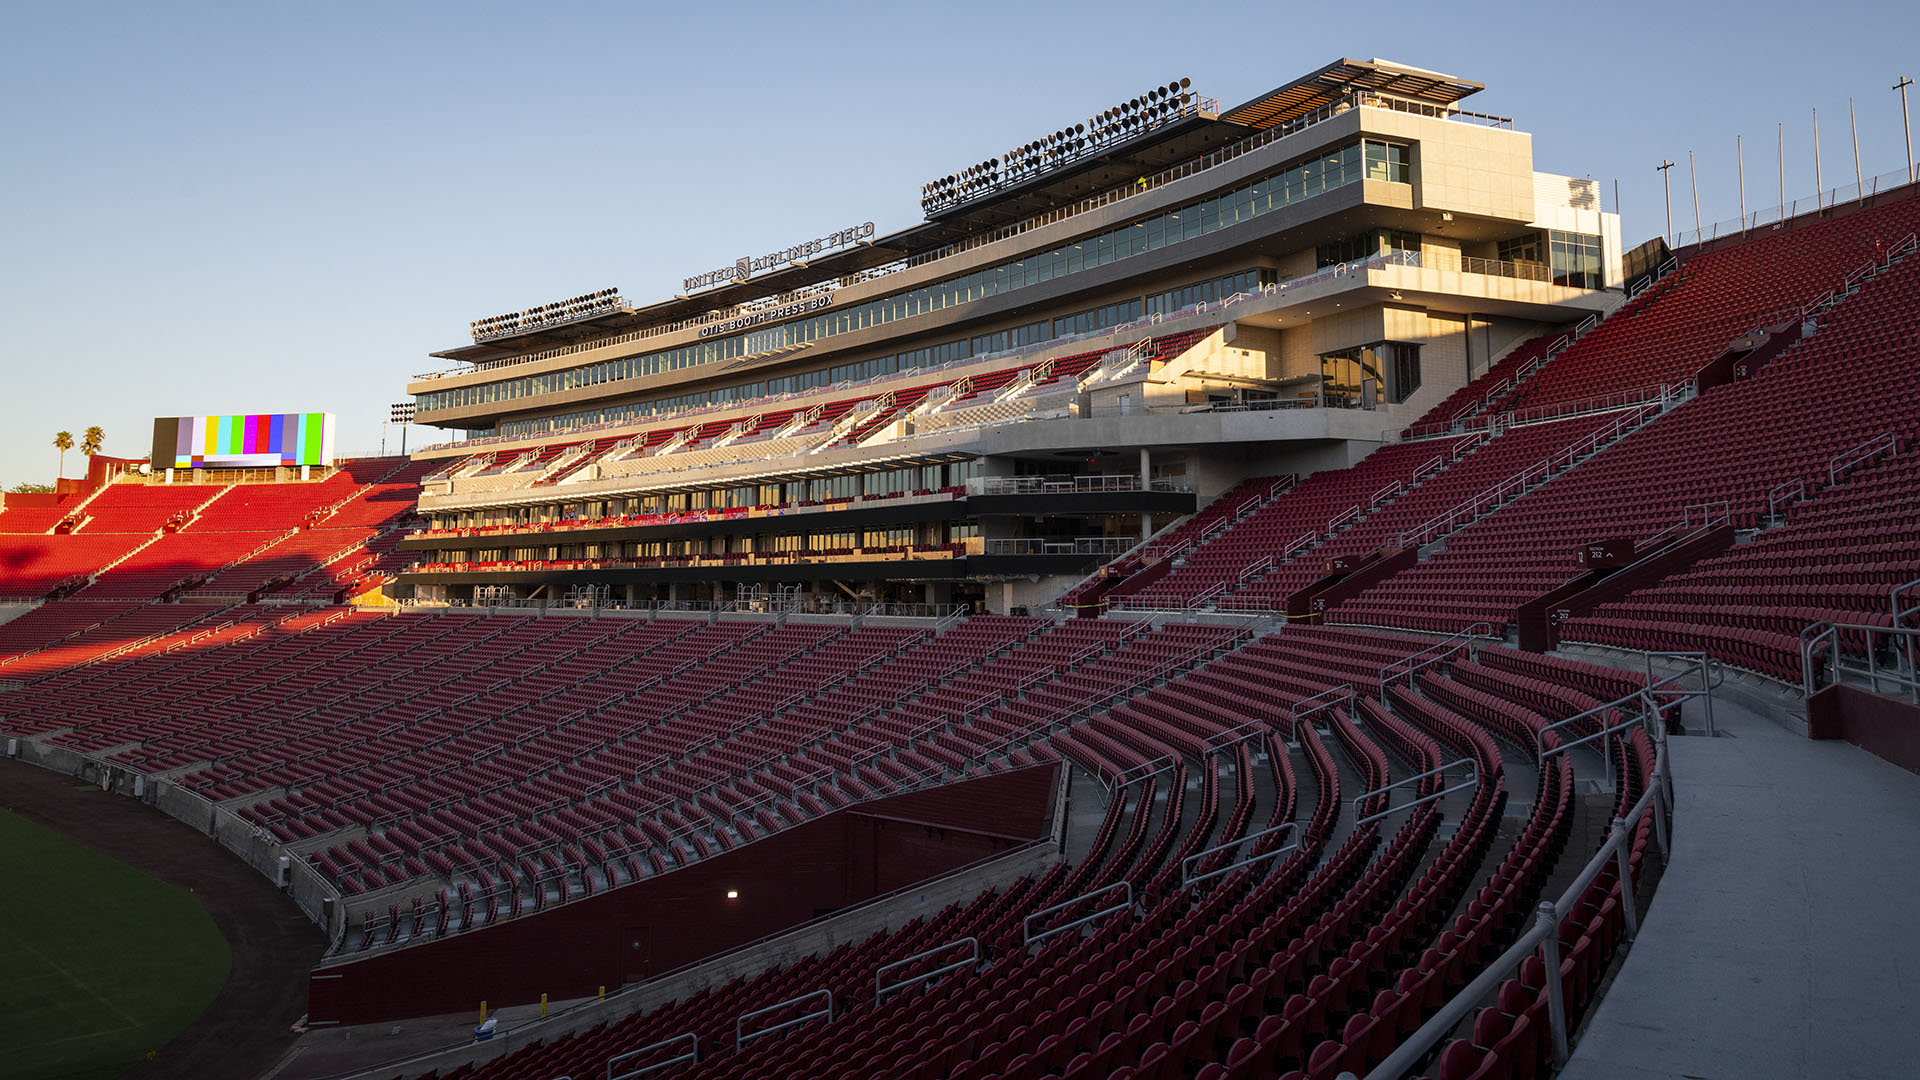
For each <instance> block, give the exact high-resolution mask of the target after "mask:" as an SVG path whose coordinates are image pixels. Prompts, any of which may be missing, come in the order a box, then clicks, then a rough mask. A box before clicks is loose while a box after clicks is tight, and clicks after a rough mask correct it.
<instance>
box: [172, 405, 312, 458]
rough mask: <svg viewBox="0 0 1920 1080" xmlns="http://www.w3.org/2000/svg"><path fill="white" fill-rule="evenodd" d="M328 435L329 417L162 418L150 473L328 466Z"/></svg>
mask: <svg viewBox="0 0 1920 1080" xmlns="http://www.w3.org/2000/svg"><path fill="white" fill-rule="evenodd" d="M333 431H334V418H333V414H332V413H317V412H312V413H250V414H246V415H235V416H162V417H157V418H156V419H155V420H154V421H153V467H154V468H156V469H247V468H262V467H273V466H280V465H331V464H333Z"/></svg>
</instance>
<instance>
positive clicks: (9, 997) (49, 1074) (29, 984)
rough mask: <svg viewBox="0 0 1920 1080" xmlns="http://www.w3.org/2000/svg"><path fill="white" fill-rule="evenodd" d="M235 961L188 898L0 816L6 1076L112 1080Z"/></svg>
mask: <svg viewBox="0 0 1920 1080" xmlns="http://www.w3.org/2000/svg"><path fill="white" fill-rule="evenodd" d="M101 797H102V798H105V797H106V796H104V795H102V796H101ZM230 963H231V956H230V955H229V953H228V951H227V943H226V940H225V939H224V938H222V937H221V936H220V931H219V930H218V929H216V928H215V927H214V925H213V920H212V919H211V918H210V917H208V915H207V912H206V910H205V909H204V908H202V907H201V906H200V902H199V901H198V900H196V899H194V897H193V896H192V894H190V893H188V892H187V891H186V890H185V889H181V888H176V887H175V886H172V885H168V884H166V883H164V882H162V881H160V880H159V879H157V878H153V877H150V876H148V875H147V874H144V873H141V872H140V871H138V870H135V869H134V868H132V867H130V866H127V865H125V864H124V863H119V862H116V861H114V860H113V859H110V858H108V857H107V856H105V855H102V854H100V853H99V852H97V851H94V850H93V849H92V848H88V847H85V846H83V845H80V844H77V843H75V842H73V841H72V840H69V839H67V838H66V837H64V836H61V835H60V834H59V833H57V832H54V831H53V830H51V829H46V828H42V827H41V826H39V825H36V824H34V823H33V822H30V821H27V820H25V819H24V818H21V817H19V816H17V815H15V814H13V813H11V812H7V811H0V1077H6V1078H9V1080H52V1078H54V1077H61V1078H63V1080H64V1078H73V1080H112V1078H114V1077H118V1076H120V1075H121V1074H122V1073H124V1072H126V1071H127V1069H129V1068H131V1067H132V1066H133V1065H134V1064H136V1063H137V1062H139V1061H141V1060H142V1059H144V1058H145V1057H146V1056H147V1054H148V1052H149V1051H154V1050H158V1049H159V1048H160V1047H162V1046H164V1045H165V1044H166V1043H167V1041H168V1040H169V1039H171V1038H173V1037H174V1036H175V1035H177V1034H179V1033H180V1032H181V1031H182V1030H183V1029H184V1028H186V1026H187V1025H188V1024H190V1023H192V1022H193V1020H194V1018H195V1017H198V1016H199V1015H200V1013H201V1012H202V1011H204V1010H205V1009H206V1007H207V1005H208V1004H209V1003H210V1002H212V1001H213V999H214V995H216V994H218V993H219V992H220V987H221V986H222V985H223V984H224V983H225V982H226V981H227V969H228V967H229V965H230Z"/></svg>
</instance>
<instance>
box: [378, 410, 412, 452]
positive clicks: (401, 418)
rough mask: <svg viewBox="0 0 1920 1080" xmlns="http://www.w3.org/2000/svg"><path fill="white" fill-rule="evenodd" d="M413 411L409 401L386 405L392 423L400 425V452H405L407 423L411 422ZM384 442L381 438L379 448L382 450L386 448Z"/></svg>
mask: <svg viewBox="0 0 1920 1080" xmlns="http://www.w3.org/2000/svg"><path fill="white" fill-rule="evenodd" d="M413 412H414V403H413V402H411V401H396V402H394V403H393V404H392V405H389V406H387V415H388V417H389V418H390V419H391V420H392V422H393V423H396V424H399V425H400V452H401V453H402V454H405V453H406V452H407V425H408V424H411V423H413ZM385 442H386V440H385V439H382V440H381V444H382V445H381V450H382V451H383V452H384V451H385V449H386V446H385Z"/></svg>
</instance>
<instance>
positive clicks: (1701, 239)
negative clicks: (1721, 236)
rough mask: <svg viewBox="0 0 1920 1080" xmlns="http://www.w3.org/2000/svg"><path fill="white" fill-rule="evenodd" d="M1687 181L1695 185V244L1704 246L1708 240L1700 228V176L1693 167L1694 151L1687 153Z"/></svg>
mask: <svg viewBox="0 0 1920 1080" xmlns="http://www.w3.org/2000/svg"><path fill="white" fill-rule="evenodd" d="M1687 180H1688V182H1689V183H1691V184H1692V185H1693V242H1694V243H1696V244H1704V243H1706V241H1707V238H1706V236H1705V235H1704V232H1705V230H1703V229H1702V228H1701V227H1700V174H1699V172H1697V171H1695V169H1694V167H1693V151H1692V150H1688V151H1687Z"/></svg>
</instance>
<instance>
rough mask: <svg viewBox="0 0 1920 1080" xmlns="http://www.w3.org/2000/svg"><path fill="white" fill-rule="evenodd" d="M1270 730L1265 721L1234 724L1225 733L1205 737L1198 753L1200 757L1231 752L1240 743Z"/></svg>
mask: <svg viewBox="0 0 1920 1080" xmlns="http://www.w3.org/2000/svg"><path fill="white" fill-rule="evenodd" d="M1271 730H1273V729H1272V727H1271V726H1269V725H1268V724H1267V722H1266V721H1265V720H1248V721H1246V722H1245V723H1242V724H1236V725H1234V726H1233V727H1230V728H1228V729H1227V730H1225V731H1216V732H1214V733H1213V734H1211V735H1209V736H1207V737H1206V739H1205V740H1204V741H1203V742H1202V743H1201V744H1200V752H1201V754H1202V755H1208V754H1217V753H1220V752H1221V751H1223V750H1231V749H1233V748H1234V747H1236V746H1239V745H1240V744H1241V743H1243V742H1246V741H1247V740H1249V739H1257V738H1259V737H1260V736H1262V735H1265V734H1266V733H1267V732H1269V731H1271Z"/></svg>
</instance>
